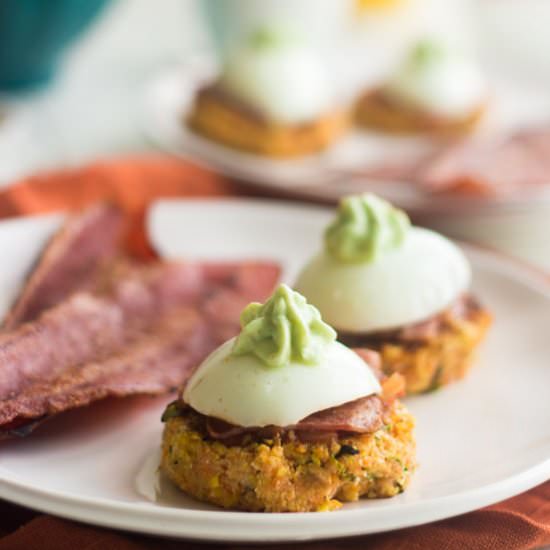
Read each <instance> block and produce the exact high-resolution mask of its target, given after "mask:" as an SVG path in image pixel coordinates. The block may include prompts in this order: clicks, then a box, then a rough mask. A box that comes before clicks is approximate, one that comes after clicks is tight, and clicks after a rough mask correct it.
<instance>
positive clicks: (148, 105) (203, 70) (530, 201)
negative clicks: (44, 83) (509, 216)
mask: <svg viewBox="0 0 550 550" xmlns="http://www.w3.org/2000/svg"><path fill="white" fill-rule="evenodd" d="M214 74H215V65H214V63H213V61H212V60H209V59H208V58H197V59H194V60H193V59H192V60H189V61H188V63H187V64H186V65H185V66H180V67H175V68H173V69H168V70H166V71H165V72H163V73H162V74H160V75H159V76H158V77H157V78H156V79H155V80H154V81H153V82H152V83H151V84H150V87H149V89H148V90H147V92H146V98H145V106H144V121H143V124H144V131H145V133H146V135H147V136H148V137H149V138H150V139H151V140H152V141H153V143H155V144H156V145H158V146H159V147H161V148H162V149H163V150H165V151H168V152H170V153H173V154H175V155H177V156H180V157H183V158H186V159H191V160H193V161H195V162H198V163H201V164H203V165H205V166H207V167H209V168H211V169H213V170H216V171H218V172H220V173H222V174H225V175H227V176H230V177H233V178H235V179H237V180H239V181H241V182H243V183H246V184H247V185H248V186H252V187H257V188H263V189H266V190H270V191H271V192H278V193H281V194H284V195H287V196H296V197H301V198H307V199H312V200H317V201H323V202H334V201H336V200H337V199H338V198H339V197H341V196H343V195H346V194H349V193H355V192H359V191H372V192H375V193H378V194H380V195H382V196H384V197H385V198H387V199H388V200H391V201H392V202H396V203H397V204H399V205H400V206H401V207H402V208H405V209H407V210H408V211H410V212H415V213H419V214H433V213H437V212H449V211H450V212H451V213H453V214H454V213H456V211H457V208H458V207H459V206H460V207H464V208H468V209H471V208H472V206H473V205H475V207H476V208H477V209H481V210H483V211H487V210H489V211H492V210H494V209H502V208H508V209H509V208H514V209H517V208H520V207H525V206H530V207H532V206H533V205H535V206H536V205H537V204H539V203H540V201H541V199H542V198H544V199H545V200H546V201H550V191H549V190H548V189H546V188H545V187H542V186H539V187H538V188H537V190H536V191H534V192H532V193H531V194H526V193H524V194H522V196H514V197H502V198H491V200H479V199H471V198H468V197H458V198H457V197H450V198H449V197H448V196H445V195H441V196H439V195H434V194H433V193H429V192H426V191H424V190H422V189H421V188H420V187H419V186H418V185H415V184H412V183H410V182H405V181H403V182H399V181H396V182H388V181H375V180H373V179H368V180H366V179H365V178H364V177H361V176H360V173H361V170H362V169H365V168H369V167H372V166H373V165H377V166H378V165H380V163H382V162H385V161H388V162H390V163H395V162H396V159H399V162H403V161H404V160H405V159H407V158H417V157H418V156H419V155H425V154H427V153H429V152H431V151H433V150H434V143H433V142H432V141H430V140H429V139H426V138H420V137H390V136H387V135H382V134H376V133H373V132H364V131H361V130H351V131H350V132H349V133H348V134H346V136H344V137H343V138H342V139H341V140H339V141H338V142H337V143H336V144H335V145H333V146H332V147H331V148H329V149H328V150H327V151H325V152H323V153H320V154H316V155H311V156H307V157H303V158H299V159H292V160H277V159H269V158H265V157H261V156H258V155H253V154H248V153H244V152H240V151H237V150H235V149H231V148H229V147H225V146H223V145H220V144H217V143H215V142H213V141H211V140H208V139H206V138H203V137H201V136H200V135H198V134H196V133H195V132H193V131H192V130H191V129H189V128H188V127H187V126H186V125H185V123H184V120H185V119H186V117H187V116H188V114H189V111H190V109H191V107H192V103H193V98H194V96H195V94H196V92H197V89H198V88H199V87H200V86H201V85H203V84H204V83H205V82H208V81H209V80H211V79H212V77H213V75H214ZM492 88H493V90H492V91H493V97H492V98H491V107H490V109H489V113H488V115H487V117H486V120H485V123H484V124H483V125H482V127H481V128H480V130H479V132H478V133H479V134H480V135H502V134H506V133H508V132H510V131H511V130H514V129H517V128H524V127H528V126H530V125H533V124H535V125H538V126H540V125H541V124H543V123H544V121H548V120H550V99H549V97H548V94H547V93H546V89H544V88H542V87H540V86H536V85H520V84H518V83H517V82H512V81H510V80H509V79H505V78H503V77H497V76H495V77H493V81H492ZM342 95H346V96H349V95H350V94H349V92H346V93H345V94H344V92H342ZM534 193H536V194H534ZM461 210H462V208H461Z"/></svg>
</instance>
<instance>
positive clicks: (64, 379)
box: [0, 262, 279, 438]
mask: <svg viewBox="0 0 550 550" xmlns="http://www.w3.org/2000/svg"><path fill="white" fill-rule="evenodd" d="M118 277H119V278H118V279H117V280H116V281H113V282H112V284H111V288H110V289H109V291H108V293H107V294H104V295H98V294H96V293H94V292H78V293H76V294H74V295H73V296H71V297H70V298H69V299H68V300H66V301H64V302H62V303H61V304H59V305H58V306H55V307H53V308H51V309H49V310H48V311H46V312H45V313H44V314H42V315H41V316H40V317H39V318H38V319H37V320H36V321H33V322H30V323H27V324H24V325H21V326H20V327H19V328H17V329H16V330H14V331H11V332H7V333H4V334H2V335H1V336H0V372H1V373H2V377H1V378H0V426H3V428H4V430H3V432H0V438H1V437H2V434H3V435H4V436H10V435H14V434H19V433H26V432H28V429H29V426H31V427H32V426H33V424H34V421H35V420H36V419H43V418H45V417H49V416H51V415H52V414H56V413H59V412H61V411H63V410H67V409H71V408H75V407H79V406H82V405H85V404H88V403H90V402H92V401H95V400H97V399H101V398H103V397H107V396H110V395H116V396H122V395H131V394H135V393H151V394H155V393H161V392H167V391H170V390H172V389H174V388H175V387H177V386H180V385H181V384H182V383H183V382H184V381H185V380H186V379H187V377H188V376H189V374H190V372H191V371H192V369H193V367H194V366H195V365H196V364H197V363H198V362H200V361H201V360H202V358H204V357H205V356H206V355H207V354H208V353H210V352H211V351H212V350H213V349H214V348H215V347H216V346H218V345H219V344H220V343H221V340H220V338H221V333H224V334H225V333H227V332H230V331H232V335H235V334H236V333H237V332H238V329H239V317H238V315H235V313H236V312H239V313H240V311H241V310H242V308H244V306H245V305H246V304H247V303H249V302H250V301H254V300H260V301H261V300H265V299H266V298H267V297H268V296H269V294H270V292H271V291H272V289H273V287H274V285H275V283H276V282H277V280H278V277H279V268H278V266H276V265H275V264H271V263H255V262H247V263H229V264H191V263H188V264H182V263H158V264H153V265H151V266H148V267H137V268H133V269H125V270H122V271H121V272H120V273H119V274H118ZM216 302H219V303H226V307H225V308H223V309H222V308H218V309H216V308H215V307H213V304H215V303H216Z"/></svg>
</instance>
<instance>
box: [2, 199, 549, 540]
mask: <svg viewBox="0 0 550 550" xmlns="http://www.w3.org/2000/svg"><path fill="white" fill-rule="evenodd" d="M329 217H330V212H329V211H327V210H325V209H321V208H317V207H311V206H302V205H296V204H286V203H271V202H270V203H266V202H261V201H252V200H249V201H244V200H229V201H227V200H212V201H204V200H194V201H179V202H178V201H170V202H161V203H158V204H157V205H156V207H155V208H153V210H152V212H151V215H150V218H149V222H150V227H151V229H152V238H153V242H154V244H155V246H156V247H157V248H158V249H159V250H160V251H161V252H163V253H164V254H165V255H167V256H170V257H180V256H184V257H195V258H210V259H220V258H224V259H228V258H260V257H263V258H275V259H278V260H280V261H281V262H282V263H283V265H284V269H285V272H284V276H285V279H286V280H287V281H288V282H290V281H292V278H293V277H294V275H295V274H296V271H297V269H299V266H300V264H301V263H302V262H303V261H304V260H305V259H306V258H307V257H308V256H309V255H310V254H311V253H312V252H314V251H315V249H317V247H318V244H319V234H320V231H321V229H322V228H323V226H324V225H325V223H326V222H327V219H328V218H329ZM10 231H11V229H10V226H9V225H6V224H0V239H1V238H2V236H3V235H5V234H6V232H10ZM24 242H25V241H24V240H21V243H22V251H23V243H24ZM25 246H28V243H27V244H26V245H25ZM465 251H466V253H467V254H468V256H469V258H470V259H471V261H472V264H473V268H474V287H475V292H476V293H477V294H478V295H479V296H481V297H482V299H483V301H484V302H485V303H486V304H487V306H488V307H489V308H490V309H491V310H492V311H493V312H494V315H495V318H496V320H495V324H494V327H493V329H492V330H491V333H490V335H489V338H488V340H487V342H486V343H485V344H484V346H483V349H482V351H481V354H480V357H479V360H478V362H477V364H476V365H475V368H474V369H473V370H472V372H471V373H470V375H469V376H468V377H467V378H466V379H465V380H464V381H462V382H460V383H457V384H454V385H453V386H450V387H448V388H443V389H442V390H440V391H439V392H437V393H433V394H429V395H425V396H421V397H416V398H413V399H407V405H408V406H409V408H410V409H411V411H412V412H413V413H414V414H415V415H416V418H417V422H418V429H417V440H418V460H419V468H418V471H417V473H416V474H415V476H414V478H413V480H412V483H411V485H410V487H409V489H408V490H407V491H406V492H405V493H404V494H402V495H399V496H397V497H395V498H392V499H384V500H373V501H366V500H363V501H360V502H358V503H353V504H346V505H344V506H343V508H342V509H340V510H338V511H336V512H333V513H328V514H315V513H310V514H255V513H241V512H230V511H223V510H219V509H216V508H213V507H211V506H207V505H203V504H200V503H197V502H194V501H192V500H191V499H188V498H186V497H185V496H184V495H183V494H181V493H180V492H179V491H177V490H176V489H174V488H173V487H172V486H171V485H170V484H169V483H167V482H166V481H164V480H162V479H157V476H156V466H157V464H158V454H157V453H158V451H157V449H158V447H159V442H160V437H161V430H162V426H161V423H160V421H159V419H160V414H161V411H162V409H163V406H164V404H165V403H166V402H167V401H168V399H170V397H165V398H160V399H159V398H156V399H150V398H131V399H124V400H119V401H116V400H113V401H109V402H104V403H99V404H96V405H94V406H92V407H90V408H87V409H83V410H80V411H73V412H70V413H67V414H65V415H62V416H60V417H58V418H57V419H54V420H52V421H51V422H50V423H46V424H45V425H44V426H43V427H42V428H40V429H39V430H38V431H37V432H36V433H34V434H33V435H32V436H30V437H29V438H28V439H25V440H20V441H10V442H5V443H3V444H1V446H0V497H1V498H5V499H8V500H11V501H13V502H17V503H20V504H23V505H26V506H30V507H32V508H36V509H38V510H44V511H47V512H50V513H53V514H57V515H60V516H64V517H68V518H73V519H77V520H80V521H84V522H87V523H92V524H97V525H103V526H109V527H116V528H120V529H125V530H130V531H138V532H143V533H150V534H158V535H163V536H173V537H182V538H193V539H208V540H215V541H247V542H252V541H255V542H274V541H298V540H306V539H321V538H328V537H341V536H350V535H359V534H364V533H373V532H379V531H385V530H389V529H398V528H402V527H407V526H411V525H418V524H421V523H425V522H429V521H434V520H438V519H442V518H446V517H449V516H453V515H456V514H460V513H463V512H467V511H470V510H474V509H476V508H479V507H481V506H485V505H488V504H491V503H493V502H496V501H499V500H501V499H504V498H506V497H509V496H512V495H515V494H517V493H520V492H522V491H524V490H526V489H529V488H530V487H533V486H534V485H536V484H538V483H541V482H543V481H545V480H546V479H548V478H550V428H549V426H548V419H549V418H550V399H548V388H549V387H550V368H548V367H549V358H550V339H549V338H548V326H550V286H549V285H548V283H547V282H546V281H545V280H544V278H543V277H541V276H538V275H536V274H534V273H532V272H531V271H530V270H528V269H525V268H522V267H519V266H518V265H516V264H514V263H513V262H510V261H508V260H505V259H503V258H500V257H498V256H495V255H492V254H489V253H486V252H482V251H479V250H477V249H475V248H470V247H465ZM0 284H1V279H0ZM1 291H3V288H0V292H1Z"/></svg>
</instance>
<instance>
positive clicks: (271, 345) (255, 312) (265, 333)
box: [231, 284, 336, 367]
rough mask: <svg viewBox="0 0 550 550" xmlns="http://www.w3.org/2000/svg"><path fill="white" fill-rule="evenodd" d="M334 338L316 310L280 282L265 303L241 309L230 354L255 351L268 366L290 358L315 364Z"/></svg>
mask: <svg viewBox="0 0 550 550" xmlns="http://www.w3.org/2000/svg"><path fill="white" fill-rule="evenodd" d="M334 340H336V332H335V331H334V329H333V328H332V327H330V326H329V325H327V324H326V323H324V322H323V320H322V319H321V314H320V313H319V311H318V310H317V309H316V308H315V307H314V306H312V305H311V304H308V303H307V301H306V299H305V298H304V297H303V296H302V295H301V294H300V293H298V292H295V291H294V290H292V289H291V288H289V287H288V286H287V285H284V284H281V285H280V286H279V287H278V288H277V289H276V290H275V292H274V293H273V295H272V296H271V298H269V299H268V300H267V301H266V302H265V304H260V303H256V302H253V303H251V304H249V305H248V306H246V308H245V309H244V310H243V312H242V314H241V332H240V334H239V335H238V336H237V338H236V339H235V343H234V345H233V349H232V351H231V354H232V355H246V354H252V355H255V356H256V357H258V358H259V359H260V360H261V361H262V362H263V363H264V364H266V365H267V366H269V367H282V366H285V365H288V364H290V363H292V362H295V363H301V364H306V365H315V364H318V363H319V362H320V360H321V359H322V357H323V353H324V350H325V348H326V346H328V345H329V344H331V343H332V342H334Z"/></svg>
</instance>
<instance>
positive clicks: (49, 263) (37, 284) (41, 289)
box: [3, 204, 124, 330]
mask: <svg viewBox="0 0 550 550" xmlns="http://www.w3.org/2000/svg"><path fill="white" fill-rule="evenodd" d="M123 225H124V224H123V216H122V212H121V211H120V210H119V209H118V208H116V207H115V206H111V205H106V204H100V205H96V206H94V207H91V208H89V209H87V210H85V211H84V212H83V213H81V214H77V215H74V216H72V217H71V218H70V219H69V220H68V221H67V222H66V223H65V225H64V226H63V228H62V229H61V230H60V231H59V232H58V233H57V234H56V235H55V236H54V237H53V239H52V240H51V241H50V243H49V244H48V246H47V247H46V248H45V250H44V252H43V253H42V256H41V257H40V259H39V260H38V263H37V265H36V267H35V268H34V270H33V272H32V274H31V275H30V277H29V278H28V280H27V282H26V284H25V286H24V288H23V290H22V292H21V294H20V296H19V298H18V299H17V301H16V302H15V304H14V306H13V308H12V309H11V311H10V312H9V313H8V315H7V317H6V319H5V320H4V323H3V328H4V329H5V330H12V329H13V328H15V327H16V326H17V325H19V324H21V323H24V322H26V321H31V320H33V319H36V317H38V315H39V314H40V313H42V312H43V311H45V310H46V309H48V308H50V307H52V306H54V305H56V304H58V303H59V302H60V301H61V300H63V299H65V298H66V297H68V296H69V295H71V294H72V293H73V292H75V291H77V290H82V289H85V288H90V287H91V286H93V285H94V284H95V281H96V280H97V278H98V276H99V273H100V271H101V267H102V266H103V265H105V263H106V262H107V261H108V260H110V259H112V258H113V257H114V255H115V253H116V252H117V247H118V245H119V242H120V240H121V237H122V233H123Z"/></svg>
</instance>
